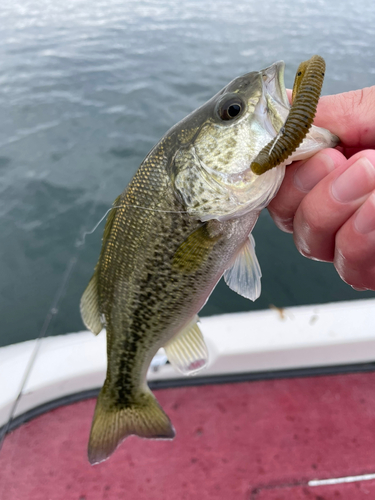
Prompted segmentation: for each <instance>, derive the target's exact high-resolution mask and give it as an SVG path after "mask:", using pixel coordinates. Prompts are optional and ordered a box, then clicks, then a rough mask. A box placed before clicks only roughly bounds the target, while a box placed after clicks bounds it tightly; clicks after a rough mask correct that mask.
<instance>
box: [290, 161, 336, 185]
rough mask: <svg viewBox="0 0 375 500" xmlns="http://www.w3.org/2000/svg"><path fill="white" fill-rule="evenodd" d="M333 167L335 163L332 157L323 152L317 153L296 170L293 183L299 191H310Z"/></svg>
mask: <svg viewBox="0 0 375 500" xmlns="http://www.w3.org/2000/svg"><path fill="white" fill-rule="evenodd" d="M334 169H335V164H334V162H333V160H332V158H331V157H330V156H328V155H326V154H325V153H318V154H317V155H315V156H314V157H313V159H311V160H310V161H309V160H307V161H306V162H305V163H304V164H303V165H301V166H300V167H299V168H298V169H297V170H296V172H295V174H294V184H295V186H296V187H297V188H298V189H299V190H300V191H306V192H307V191H310V190H311V189H312V188H313V187H314V186H315V185H316V184H318V182H319V181H321V180H322V179H324V177H325V176H326V175H327V174H329V173H330V172H332V170H334Z"/></svg>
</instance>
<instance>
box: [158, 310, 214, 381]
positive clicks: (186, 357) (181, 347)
mask: <svg viewBox="0 0 375 500" xmlns="http://www.w3.org/2000/svg"><path fill="white" fill-rule="evenodd" d="M198 321H199V318H198V316H196V317H195V318H194V320H193V321H192V322H190V323H189V324H188V325H187V326H186V327H185V328H184V329H183V330H182V331H181V332H179V333H178V334H176V335H175V336H174V337H173V338H172V340H170V341H169V342H168V343H167V344H166V345H165V346H164V350H165V354H166V355H167V358H168V360H169V362H170V363H171V365H172V366H173V367H174V368H175V369H176V370H178V371H179V372H181V373H183V374H184V375H192V374H194V373H196V372H197V371H199V370H201V369H202V368H203V367H204V366H206V365H207V361H208V349H207V346H206V343H205V341H204V338H203V335H202V332H201V331H200V328H199V326H198V325H197V322H198Z"/></svg>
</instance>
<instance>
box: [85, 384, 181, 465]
mask: <svg viewBox="0 0 375 500" xmlns="http://www.w3.org/2000/svg"><path fill="white" fill-rule="evenodd" d="M132 434H135V435H136V436H139V437H142V438H151V439H173V438H174V436H175V430H174V428H173V425H172V423H171V421H170V419H169V417H168V415H166V413H164V411H163V410H162V408H161V406H160V405H159V403H158V402H157V400H156V399H155V397H154V396H153V394H152V393H151V391H149V390H146V391H143V392H140V393H139V394H138V395H137V396H135V397H134V401H132V403H131V404H129V405H127V406H125V407H124V406H120V405H119V404H118V403H117V402H115V401H113V400H112V399H111V398H110V396H109V395H108V389H107V387H106V384H104V386H103V388H102V390H101V391H100V394H99V396H98V400H97V402H96V407H95V413H94V419H93V422H92V426H91V432H90V439H89V446H88V458H89V462H90V463H91V464H92V465H94V464H98V463H100V462H103V461H104V460H107V458H109V457H110V455H112V453H113V452H114V451H115V450H116V448H117V447H118V446H119V445H120V444H121V443H122V441H123V440H124V439H125V438H126V437H128V436H130V435H132Z"/></svg>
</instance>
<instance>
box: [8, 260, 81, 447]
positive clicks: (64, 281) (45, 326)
mask: <svg viewBox="0 0 375 500" xmlns="http://www.w3.org/2000/svg"><path fill="white" fill-rule="evenodd" d="M77 261H78V258H77V256H74V257H71V258H70V259H69V261H68V263H67V266H66V268H65V272H64V275H63V278H62V281H61V283H60V287H59V288H58V290H57V292H56V295H55V297H54V299H53V301H52V304H51V307H50V309H49V311H48V313H47V316H46V317H45V320H44V323H43V326H42V328H41V330H40V332H39V335H38V337H37V338H36V342H35V345H34V348H33V350H32V353H31V355H30V358H29V362H28V363H27V366H26V369H25V372H24V375H23V377H22V381H21V384H20V389H19V391H18V393H17V397H16V399H15V400H14V402H13V405H12V407H11V410H10V412H9V418H8V421H7V423H6V424H5V425H4V426H3V427H2V429H1V431H0V451H1V449H2V446H3V443H4V440H5V436H6V434H7V433H8V430H9V426H10V424H11V422H12V420H13V418H14V415H15V412H16V410H17V406H18V403H19V402H20V399H21V397H22V394H23V390H24V388H25V386H26V383H27V381H28V379H29V376H30V374H31V371H32V369H33V366H34V363H35V360H36V358H37V356H38V353H39V350H40V347H41V344H42V342H41V341H42V339H43V337H44V336H45V334H46V333H47V330H48V327H49V325H50V323H51V320H52V318H53V317H54V316H55V315H56V314H57V313H58V312H59V310H58V305H59V303H60V300H61V298H62V297H63V295H64V292H65V290H66V286H67V284H68V281H69V278H70V275H71V274H72V271H73V268H74V266H75V265H76V263H77Z"/></svg>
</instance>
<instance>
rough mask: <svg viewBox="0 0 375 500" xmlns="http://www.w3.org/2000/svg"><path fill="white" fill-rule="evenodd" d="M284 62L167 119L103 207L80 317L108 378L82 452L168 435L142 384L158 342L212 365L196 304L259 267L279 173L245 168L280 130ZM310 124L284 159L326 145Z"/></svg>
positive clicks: (96, 454)
mask: <svg viewBox="0 0 375 500" xmlns="http://www.w3.org/2000/svg"><path fill="white" fill-rule="evenodd" d="M283 70H284V65H283V63H275V64H274V65H272V66H271V67H269V68H266V69H265V70H262V71H260V72H252V73H248V74H247V75H244V76H243V77H239V78H237V79H235V80H234V81H233V82H231V83H230V84H228V85H227V86H226V87H225V88H224V89H223V90H221V91H220V92H219V93H218V94H216V95H215V96H214V97H213V98H212V99H210V100H209V101H208V102H207V103H206V104H205V105H203V106H202V107H201V108H199V109H198V110H196V111H195V112H193V113H192V114H191V115H189V116H188V117H187V118H185V119H184V120H183V121H182V122H180V123H179V124H177V125H176V126H174V127H173V128H172V129H171V130H170V131H168V132H167V134H166V135H165V136H164V138H163V139H162V140H161V141H160V142H159V143H158V144H157V145H156V146H155V147H154V148H153V149H152V150H151V152H150V153H149V154H148V155H147V157H146V158H145V160H144V161H143V162H142V164H141V166H140V168H139V169H138V171H137V173H136V174H135V176H134V177H133V179H132V181H131V183H130V184H129V186H128V187H127V188H126V189H125V191H124V192H123V194H122V195H120V196H119V197H118V198H117V199H116V201H115V203H114V208H113V210H112V211H111V212H110V214H109V216H108V218H107V223H106V227H105V229H104V235H103V243H102V250H101V253H100V257H99V261H98V264H97V266H96V268H95V272H94V275H93V277H92V279H91V280H90V283H89V285H88V287H87V289H86V291H85V292H84V294H83V296H82V300H81V313H82V317H83V320H84V322H85V324H86V326H87V327H88V328H89V329H91V330H92V331H93V332H94V333H95V334H97V333H99V332H100V330H101V329H102V327H103V326H105V327H106V333H107V375H106V380H105V382H104V385H103V387H102V390H101V392H100V394H99V397H98V400H97V404H96V408H95V413H94V418H93V423H92V428H91V433H90V441H89V452H88V454H89V460H90V462H91V463H98V462H101V461H102V460H105V459H107V458H108V457H109V456H110V455H111V454H112V453H113V451H114V450H115V449H116V447H117V446H118V445H119V444H120V443H121V441H123V439H125V438H126V437H127V436H129V435H131V434H136V435H138V436H140V437H146V438H163V439H170V438H173V436H174V428H173V426H172V423H171V422H170V420H169V418H168V416H167V415H166V414H165V413H164V411H163V410H162V409H161V407H160V405H159V404H158V402H157V401H156V399H155V397H154V396H153V394H152V393H151V391H150V390H149V388H148V386H147V381H146V375H147V370H148V367H149V364H150V362H151V360H152V358H153V356H154V355H155V354H156V352H157V351H158V349H159V348H160V347H164V349H165V352H166V354H167V356H168V359H169V360H170V362H171V364H172V365H173V366H174V367H175V368H177V369H178V370H180V371H181V372H182V373H194V372H195V371H197V370H198V369H200V368H202V367H203V366H204V365H205V364H206V363H207V348H206V346H205V344H204V340H203V337H202V334H201V332H200V329H199V327H198V325H197V313H198V311H199V310H200V309H201V308H202V307H203V305H204V303H205V302H206V300H207V299H208V297H209V295H210V293H211V292H212V290H213V289H214V287H215V285H216V283H217V282H218V280H219V279H220V278H221V276H222V275H223V274H224V278H225V281H226V282H227V284H228V285H229V286H230V287H231V288H232V289H233V290H234V291H236V292H237V293H240V294H241V295H243V296H245V297H248V298H251V299H252V300H255V299H256V298H257V296H258V295H259V293H260V277H261V272H260V267H259V264H258V261H257V259H256V255H255V250H254V240H253V238H252V236H251V231H252V229H253V226H254V224H255V223H256V220H257V218H258V215H259V212H260V210H261V209H262V208H263V207H264V206H266V205H267V203H268V202H269V201H270V199H272V197H273V196H274V194H275V193H276V192H277V189H278V187H279V185H280V183H281V181H282V179H283V175H284V165H281V166H279V167H276V168H275V169H272V170H270V171H269V172H266V173H265V174H264V175H262V176H257V175H255V174H253V173H252V172H251V169H250V165H251V162H252V160H253V159H254V158H255V157H256V155H257V154H258V153H259V151H260V150H261V149H262V148H263V147H264V146H265V145H266V144H267V143H268V142H269V141H270V140H271V139H272V138H273V137H275V136H276V135H277V134H278V133H279V132H280V129H281V127H282V125H283V123H284V122H285V120H286V118H287V116H288V112H289V109H290V108H289V103H288V100H287V96H286V92H285V87H284V83H283ZM333 143H334V140H333V137H332V135H331V134H330V133H329V132H328V131H325V130H323V129H318V128H316V127H315V128H314V130H313V132H311V134H310V136H308V137H307V139H306V140H305V141H304V143H303V144H302V146H301V147H300V148H299V149H298V150H297V151H296V152H295V153H294V154H293V155H292V157H291V159H299V158H300V157H303V155H304V154H305V155H306V150H307V151H308V153H307V155H308V156H309V155H311V154H313V153H314V152H316V151H318V150H319V149H322V148H323V147H327V146H330V145H333Z"/></svg>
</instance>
